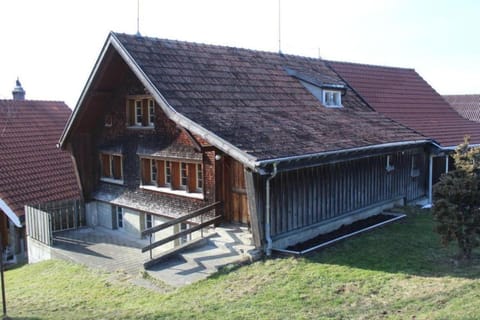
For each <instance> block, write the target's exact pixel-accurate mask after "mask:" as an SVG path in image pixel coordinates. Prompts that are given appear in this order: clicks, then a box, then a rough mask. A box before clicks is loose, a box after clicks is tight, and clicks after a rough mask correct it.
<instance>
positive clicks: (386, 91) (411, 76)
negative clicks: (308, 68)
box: [327, 61, 480, 147]
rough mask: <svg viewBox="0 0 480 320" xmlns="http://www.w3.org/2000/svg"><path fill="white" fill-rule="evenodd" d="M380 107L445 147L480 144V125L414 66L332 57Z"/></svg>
mask: <svg viewBox="0 0 480 320" xmlns="http://www.w3.org/2000/svg"><path fill="white" fill-rule="evenodd" d="M327 64H328V65H329V66H330V67H331V68H333V70H334V71H335V72H337V74H338V75H339V76H340V77H341V78H342V79H343V80H344V81H346V82H347V83H348V84H349V85H350V86H351V87H352V88H353V89H354V90H355V91H356V92H357V93H358V94H360V95H361V96H362V97H363V99H365V101H366V102H367V103H368V104H369V105H370V106H371V107H373V108H374V109H375V110H376V111H378V112H380V113H382V114H384V115H386V116H387V117H389V118H391V119H393V120H395V121H397V122H399V123H402V124H404V125H405V126H408V127H409V128H412V129H414V130H416V131H418V132H420V133H421V134H423V135H424V136H426V137H429V138H431V139H434V140H435V141H436V142H438V143H439V144H440V145H441V146H442V147H454V146H456V145H458V144H460V143H462V142H463V139H464V136H465V135H468V136H470V137H471V139H470V142H471V143H473V144H480V125H479V124H478V123H475V122H472V121H469V120H466V119H465V118H463V117H461V116H460V115H459V114H458V113H457V112H455V110H453V109H452V108H451V107H450V105H449V104H448V103H447V102H446V101H445V100H444V99H443V98H442V96H440V95H439V94H438V93H437V92H436V91H435V90H434V89H433V88H432V87H431V86H430V85H429V84H428V83H427V82H426V81H425V80H424V79H422V77H421V76H420V75H419V74H418V73H417V72H416V71H415V70H413V69H405V68H394V67H384V66H373V65H365V64H357V63H347V62H334V61H328V62H327Z"/></svg>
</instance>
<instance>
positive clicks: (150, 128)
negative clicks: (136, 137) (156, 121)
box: [127, 124, 155, 130]
mask: <svg viewBox="0 0 480 320" xmlns="http://www.w3.org/2000/svg"><path fill="white" fill-rule="evenodd" d="M127 129H133V130H153V129H155V126H154V125H153V124H150V125H148V126H139V125H134V126H128V125H127Z"/></svg>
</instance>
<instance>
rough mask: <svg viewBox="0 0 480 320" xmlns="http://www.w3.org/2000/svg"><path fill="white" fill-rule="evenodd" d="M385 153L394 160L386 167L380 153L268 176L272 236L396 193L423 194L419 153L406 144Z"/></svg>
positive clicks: (423, 176)
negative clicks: (406, 148)
mask: <svg viewBox="0 0 480 320" xmlns="http://www.w3.org/2000/svg"><path fill="white" fill-rule="evenodd" d="M413 154H415V155H416V157H417V161H418V162H417V163H418V168H419V171H420V172H419V175H418V176H417V177H412V176H411V168H412V155H413ZM390 156H391V157H392V163H393V165H394V166H395V169H394V170H393V171H391V172H387V170H386V169H385V167H386V161H387V155H383V156H378V157H371V158H365V159H360V160H355V161H347V162H340V163H335V164H329V165H324V166H319V167H313V168H306V169H299V170H293V171H288V172H282V173H279V174H278V175H277V176H276V177H275V178H274V179H273V180H272V181H271V213H272V216H271V219H272V220H271V234H272V236H277V235H280V234H282V233H285V232H289V231H292V230H295V229H300V228H303V227H306V226H309V225H312V224H316V223H319V222H322V221H325V220H329V219H332V218H335V217H337V216H340V215H343V214H346V213H348V212H351V211H354V210H358V209H361V208H364V207H367V206H370V205H374V204H376V203H379V202H382V201H386V200H390V199H394V198H397V197H404V198H406V200H413V199H416V198H419V197H421V196H424V195H425V194H426V180H427V177H426V175H427V174H428V172H426V171H427V168H428V166H427V165H426V161H427V157H426V156H425V153H424V152H423V151H422V150H410V151H404V152H398V153H392V154H390ZM260 186H261V184H260V185H257V187H260ZM258 198H259V197H258V196H257V199H258ZM262 202H263V201H262ZM259 209H260V208H259ZM261 211H262V212H263V211H264V209H263V210H261Z"/></svg>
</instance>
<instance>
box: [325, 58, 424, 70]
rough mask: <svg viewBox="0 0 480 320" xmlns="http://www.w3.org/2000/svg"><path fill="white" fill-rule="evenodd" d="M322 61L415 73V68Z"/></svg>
mask: <svg viewBox="0 0 480 320" xmlns="http://www.w3.org/2000/svg"><path fill="white" fill-rule="evenodd" d="M323 61H325V62H326V63H341V64H350V65H357V66H365V67H374V68H383V69H397V70H398V69H400V70H409V71H415V68H407V67H396V66H387V65H380V64H369V63H361V62H350V61H338V60H328V59H324V60H323Z"/></svg>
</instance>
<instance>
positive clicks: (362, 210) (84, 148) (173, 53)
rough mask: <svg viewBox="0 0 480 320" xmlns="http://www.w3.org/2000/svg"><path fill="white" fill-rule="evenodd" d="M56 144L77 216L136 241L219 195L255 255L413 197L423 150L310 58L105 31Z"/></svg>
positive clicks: (423, 186)
mask: <svg viewBox="0 0 480 320" xmlns="http://www.w3.org/2000/svg"><path fill="white" fill-rule="evenodd" d="M60 145H61V147H62V148H63V149H65V150H68V151H69V152H70V153H71V154H72V155H73V158H74V159H75V166H76V170H77V176H78V178H79V181H80V184H81V186H82V193H83V196H84V198H85V200H86V202H87V205H86V208H87V220H88V222H89V224H92V225H101V226H104V227H108V228H113V229H123V230H125V231H126V232H130V233H131V234H135V235H137V236H138V237H140V235H141V232H142V231H143V230H145V229H147V228H151V227H152V226H155V225H158V224H160V223H162V222H165V221H169V220H170V219H174V218H177V217H180V216H182V215H186V214H187V213H189V212H191V211H194V210H196V209H199V208H202V207H205V206H207V205H208V204H212V203H215V202H217V201H219V202H221V204H222V208H221V209H217V212H218V213H219V214H221V215H222V216H223V220H224V221H225V222H236V223H243V224H248V225H249V226H250V228H251V232H252V234H253V239H254V244H255V245H256V247H258V248H263V249H266V251H267V253H269V252H270V250H271V249H272V248H273V249H275V248H284V247H285V246H287V245H289V244H294V243H296V242H299V241H302V240H307V239H308V238H310V237H311V236H312V235H316V234H318V233H320V232H326V231H329V230H332V229H335V228H337V227H338V226H340V225H341V224H344V223H348V222H351V221H354V220H356V219H361V218H365V217H367V216H370V215H373V214H376V213H378V212H380V211H382V210H383V209H385V208H388V207H391V206H393V205H394V204H397V203H404V202H405V201H412V200H415V199H419V198H422V197H425V196H427V191H428V186H427V183H428V154H429V153H430V152H431V149H432V148H435V146H434V145H433V144H432V143H431V141H430V139H428V138H426V137H425V136H423V135H421V134H419V133H417V132H415V131H413V130H411V129H409V128H407V127H406V126H404V125H402V124H399V123H398V122H395V121H392V120H390V119H389V118H387V117H386V116H384V115H382V114H380V113H378V112H376V111H374V110H373V109H372V108H371V107H370V106H369V105H368V104H367V103H366V102H365V101H364V99H362V97H360V96H359V95H357V94H356V93H355V91H353V90H352V89H351V87H350V86H349V85H348V84H347V83H346V82H345V81H343V80H342V79H341V78H340V77H339V76H338V75H337V74H336V73H335V72H333V71H332V69H330V68H329V67H328V66H327V65H326V64H325V62H324V61H322V60H320V59H312V58H304V57H298V56H290V55H284V54H278V53H270V52H259V51H253V50H246V49H238V48H230V47H222V46H213V45H204V44H196V43H188V42H180V41H170V40H163V39H156V38H149V37H142V36H134V35H126V34H118V33H111V34H110V35H109V36H108V38H107V41H106V43H105V45H104V47H103V49H102V51H101V53H100V56H99V58H98V61H97V63H96V65H95V67H94V69H93V71H92V73H91V76H90V78H89V80H88V82H87V84H86V86H85V88H84V90H83V92H82V94H81V97H80V99H79V101H78V104H77V106H76V108H75V110H74V112H73V114H72V116H71V117H70V119H69V121H68V123H67V126H66V128H65V130H64V132H63V135H62V136H61V139H60ZM196 223H198V221H187V222H186V223H184V224H183V225H180V226H176V227H175V228H176V229H175V230H173V229H171V230H168V232H169V233H172V232H178V231H179V230H181V229H186V228H189V227H191V226H193V225H195V224H196Z"/></svg>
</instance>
